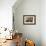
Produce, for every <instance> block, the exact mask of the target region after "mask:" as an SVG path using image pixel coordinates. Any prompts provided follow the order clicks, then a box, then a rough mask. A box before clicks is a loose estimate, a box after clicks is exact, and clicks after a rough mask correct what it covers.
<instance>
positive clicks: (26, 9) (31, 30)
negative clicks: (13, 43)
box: [13, 0, 41, 46]
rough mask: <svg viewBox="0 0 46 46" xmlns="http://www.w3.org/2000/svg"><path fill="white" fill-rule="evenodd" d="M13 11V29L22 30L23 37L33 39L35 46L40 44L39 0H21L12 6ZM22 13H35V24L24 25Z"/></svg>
mask: <svg viewBox="0 0 46 46" xmlns="http://www.w3.org/2000/svg"><path fill="white" fill-rule="evenodd" d="M18 2H21V0H20V1H18ZM16 5H17V6H16ZM13 13H14V19H15V22H14V23H15V29H16V30H18V32H22V33H23V35H24V37H25V38H26V37H27V38H28V39H32V40H34V41H35V43H36V46H41V45H40V44H41V1H40V0H23V1H22V2H21V3H16V4H15V5H14V6H13ZM23 15H36V25H24V24H23Z"/></svg>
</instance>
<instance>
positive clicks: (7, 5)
mask: <svg viewBox="0 0 46 46" xmlns="http://www.w3.org/2000/svg"><path fill="white" fill-rule="evenodd" d="M15 2H16V0H0V27H7V28H9V29H12V6H13V4H14V3H15Z"/></svg>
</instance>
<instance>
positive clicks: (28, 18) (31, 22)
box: [23, 15, 36, 25]
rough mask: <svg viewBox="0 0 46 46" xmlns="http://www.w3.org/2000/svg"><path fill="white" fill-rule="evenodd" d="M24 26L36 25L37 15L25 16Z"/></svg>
mask: <svg viewBox="0 0 46 46" xmlns="http://www.w3.org/2000/svg"><path fill="white" fill-rule="evenodd" d="M23 24H24V25H35V24H36V15H24V16H23Z"/></svg>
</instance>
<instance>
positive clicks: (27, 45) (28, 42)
mask: <svg viewBox="0 0 46 46" xmlns="http://www.w3.org/2000/svg"><path fill="white" fill-rule="evenodd" d="M25 46H35V43H34V42H33V41H32V40H26V41H25Z"/></svg>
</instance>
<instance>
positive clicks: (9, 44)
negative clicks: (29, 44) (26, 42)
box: [0, 39, 16, 46]
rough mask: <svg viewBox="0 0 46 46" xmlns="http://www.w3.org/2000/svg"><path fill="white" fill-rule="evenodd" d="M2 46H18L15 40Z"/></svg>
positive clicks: (8, 41) (7, 41)
mask: <svg viewBox="0 0 46 46" xmlns="http://www.w3.org/2000/svg"><path fill="white" fill-rule="evenodd" d="M0 46H16V44H15V39H13V40H6V42H4V43H3V44H2V45H0Z"/></svg>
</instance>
